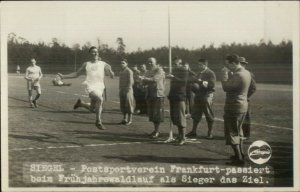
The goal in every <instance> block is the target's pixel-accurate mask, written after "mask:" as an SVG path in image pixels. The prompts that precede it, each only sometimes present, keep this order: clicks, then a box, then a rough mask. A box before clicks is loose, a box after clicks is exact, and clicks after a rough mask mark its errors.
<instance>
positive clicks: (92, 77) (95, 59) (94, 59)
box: [58, 46, 114, 130]
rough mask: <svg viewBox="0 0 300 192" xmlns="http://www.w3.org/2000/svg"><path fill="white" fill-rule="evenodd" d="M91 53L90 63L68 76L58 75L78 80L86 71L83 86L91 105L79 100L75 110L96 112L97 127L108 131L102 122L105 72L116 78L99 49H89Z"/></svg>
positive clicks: (84, 64)
mask: <svg viewBox="0 0 300 192" xmlns="http://www.w3.org/2000/svg"><path fill="white" fill-rule="evenodd" d="M89 53H90V56H91V59H90V61H87V62H85V63H83V65H82V66H81V67H80V68H79V69H78V70H77V71H76V72H73V73H70V74H67V75H63V74H61V73H58V75H59V76H60V77H61V78H65V79H71V78H77V77H78V76H79V75H80V72H82V71H85V72H86V80H85V81H84V82H83V84H85V85H86V91H87V92H88V94H89V97H90V100H91V102H90V103H85V102H83V101H81V99H80V98H79V99H78V100H77V102H76V103H75V105H74V107H73V108H74V109H77V108H79V107H84V108H86V109H88V110H89V111H91V112H96V123H95V125H96V127H97V128H98V129H102V130H104V129H106V128H105V127H104V126H103V124H102V120H101V114H102V104H103V91H104V88H105V85H104V76H105V72H106V73H108V74H110V77H111V78H113V77H114V72H113V71H112V70H111V66H110V65H108V64H107V63H106V62H104V61H100V60H99V53H98V49H97V48H96V47H94V46H93V47H91V48H90V49H89Z"/></svg>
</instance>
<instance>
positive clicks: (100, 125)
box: [95, 121, 106, 130]
mask: <svg viewBox="0 0 300 192" xmlns="http://www.w3.org/2000/svg"><path fill="white" fill-rule="evenodd" d="M95 125H96V127H97V128H98V129H101V130H105V129H106V128H105V127H104V126H103V125H102V123H100V122H98V121H96V124H95Z"/></svg>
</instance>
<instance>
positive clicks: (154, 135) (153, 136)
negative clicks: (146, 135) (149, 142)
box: [150, 131, 159, 139]
mask: <svg viewBox="0 0 300 192" xmlns="http://www.w3.org/2000/svg"><path fill="white" fill-rule="evenodd" d="M158 136H159V132H156V131H153V132H152V133H151V134H150V138H152V139H156V138H158Z"/></svg>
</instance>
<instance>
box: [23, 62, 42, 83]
mask: <svg viewBox="0 0 300 192" xmlns="http://www.w3.org/2000/svg"><path fill="white" fill-rule="evenodd" d="M41 74H42V71H41V68H40V67H39V66H37V65H35V66H29V67H27V69H26V77H27V78H29V79H31V80H37V79H38V78H39V77H40V75H41ZM29 84H31V82H30V81H28V86H30V85H29ZM33 86H40V81H39V80H38V81H34V82H33Z"/></svg>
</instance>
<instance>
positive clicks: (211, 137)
mask: <svg viewBox="0 0 300 192" xmlns="http://www.w3.org/2000/svg"><path fill="white" fill-rule="evenodd" d="M213 138H214V136H213V135H208V136H207V137H206V139H209V140H211V139H213Z"/></svg>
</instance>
